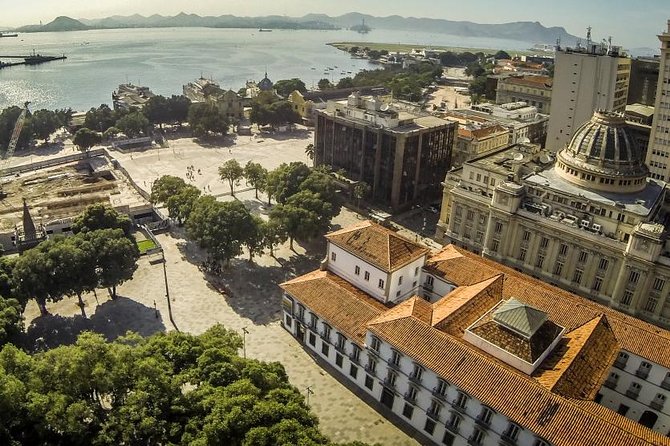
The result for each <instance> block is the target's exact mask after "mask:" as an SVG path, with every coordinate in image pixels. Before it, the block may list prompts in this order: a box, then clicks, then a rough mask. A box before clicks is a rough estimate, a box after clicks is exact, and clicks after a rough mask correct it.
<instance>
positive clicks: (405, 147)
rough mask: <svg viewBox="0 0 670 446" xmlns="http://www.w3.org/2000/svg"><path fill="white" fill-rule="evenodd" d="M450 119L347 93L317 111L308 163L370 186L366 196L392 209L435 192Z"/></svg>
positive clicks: (451, 131)
mask: <svg viewBox="0 0 670 446" xmlns="http://www.w3.org/2000/svg"><path fill="white" fill-rule="evenodd" d="M455 134H456V124H455V123H453V122H449V121H445V120H443V119H439V118H436V117H434V116H431V115H428V114H425V113H418V112H410V111H406V110H402V109H398V108H396V107H394V106H393V105H389V104H386V103H385V102H383V101H382V100H381V99H380V98H378V97H365V96H360V95H359V94H358V93H352V94H351V95H350V96H349V98H348V99H347V100H345V101H329V102H328V104H327V106H326V109H325V110H318V111H317V122H316V132H315V134H314V164H315V165H316V166H321V165H328V166H330V167H331V168H332V169H334V170H340V169H342V170H343V171H344V173H345V174H346V176H347V177H348V178H349V179H350V180H353V181H364V182H365V183H367V184H368V185H369V186H370V187H371V193H370V197H369V199H370V200H371V201H372V202H374V203H376V204H379V205H381V206H384V207H386V208H389V209H392V210H399V209H403V208H407V207H409V206H410V205H411V204H412V203H414V202H417V201H427V200H430V199H434V198H439V197H440V196H441V182H442V180H444V175H446V173H447V171H448V170H449V169H450V167H451V156H452V150H453V146H454V138H455Z"/></svg>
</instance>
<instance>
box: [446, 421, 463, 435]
mask: <svg viewBox="0 0 670 446" xmlns="http://www.w3.org/2000/svg"><path fill="white" fill-rule="evenodd" d="M444 427H446V428H447V430H448V431H449V432H451V433H452V434H454V435H458V431H459V430H460V425H459V424H451V423H447V424H445V425H444Z"/></svg>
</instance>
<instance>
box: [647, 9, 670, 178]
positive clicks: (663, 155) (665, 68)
mask: <svg viewBox="0 0 670 446" xmlns="http://www.w3.org/2000/svg"><path fill="white" fill-rule="evenodd" d="M658 39H659V40H660V41H661V64H660V66H659V69H658V86H657V87H656V103H655V106H654V109H655V111H654V122H653V124H652V126H651V135H650V136H649V149H648V150H647V166H648V167H649V171H650V172H651V176H652V178H657V179H659V180H663V181H670V111H669V110H670V84H669V82H670V20H668V31H667V32H664V33H663V34H661V35H660V36H658Z"/></svg>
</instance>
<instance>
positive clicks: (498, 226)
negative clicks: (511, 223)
mask: <svg viewBox="0 0 670 446" xmlns="http://www.w3.org/2000/svg"><path fill="white" fill-rule="evenodd" d="M502 230H503V224H502V223H500V222H499V221H497V222H496V226H495V229H494V232H495V233H496V234H500V233H501V232H502Z"/></svg>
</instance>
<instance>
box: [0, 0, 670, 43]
mask: <svg viewBox="0 0 670 446" xmlns="http://www.w3.org/2000/svg"><path fill="white" fill-rule="evenodd" d="M181 11H184V12H187V13H196V14H200V15H205V14H207V15H222V14H234V15H252V16H253V15H267V14H280V15H289V16H300V15H304V14H305V13H308V12H319V13H326V14H329V15H339V14H343V13H346V12H351V11H358V12H363V13H369V14H373V15H377V16H388V15H394V14H397V15H401V16H414V17H431V18H444V19H450V20H469V21H473V22H479V23H504V22H510V21H517V20H519V21H521V20H529V21H539V22H541V23H542V24H543V25H545V26H563V27H564V28H565V29H567V31H568V32H570V33H572V34H575V35H584V34H585V31H584V30H585V29H586V27H587V26H589V25H591V26H592V27H593V32H594V36H595V37H597V38H598V39H600V38H603V37H606V36H609V35H611V36H613V37H614V41H615V43H619V44H622V45H624V46H626V47H641V46H647V47H652V48H656V47H658V46H659V42H658V40H657V38H656V34H658V33H660V32H661V31H663V30H667V25H666V21H667V19H669V18H670V1H668V0H638V1H630V0H561V1H557V0H551V1H548V0H513V1H511V0H507V1H501V0H459V1H454V0H411V1H408V0H191V1H189V2H185V1H179V0H21V1H17V0H0V26H18V25H25V24H32V23H38V22H39V21H40V20H41V21H43V22H44V23H47V22H49V21H51V20H52V19H54V18H55V17H56V16H59V15H67V16H70V17H75V18H98V17H105V16H108V15H114V14H121V15H130V14H134V13H139V14H143V15H151V14H154V13H158V14H163V15H174V14H177V13H179V12H181Z"/></svg>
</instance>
